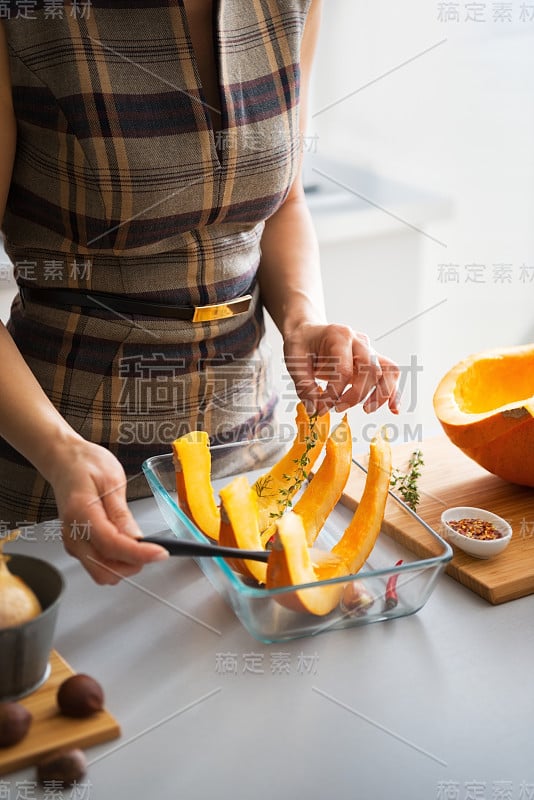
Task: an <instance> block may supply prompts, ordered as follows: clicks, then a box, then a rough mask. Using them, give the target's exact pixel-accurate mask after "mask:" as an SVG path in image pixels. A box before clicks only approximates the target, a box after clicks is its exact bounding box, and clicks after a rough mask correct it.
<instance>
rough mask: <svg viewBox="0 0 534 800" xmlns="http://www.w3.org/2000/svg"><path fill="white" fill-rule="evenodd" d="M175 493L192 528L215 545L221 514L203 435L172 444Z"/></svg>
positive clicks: (194, 433)
mask: <svg viewBox="0 0 534 800" xmlns="http://www.w3.org/2000/svg"><path fill="white" fill-rule="evenodd" d="M172 449H173V452H174V458H175V469H176V490H177V493H178V499H179V501H180V504H181V506H182V508H183V510H184V511H185V512H186V513H187V514H188V515H189V516H190V517H191V519H192V520H193V522H194V523H195V525H197V527H198V528H200V530H201V531H202V533H205V534H206V536H209V537H210V539H214V540H215V541H217V540H218V538H219V528H220V524H221V512H220V509H219V507H218V506H217V503H216V502H215V496H214V493H213V488H212V485H211V452H210V444H209V437H208V434H207V433H206V431H191V432H190V433H186V434H185V435H184V436H181V437H180V438H179V439H175V440H174V442H173V443H172Z"/></svg>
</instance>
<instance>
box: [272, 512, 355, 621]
mask: <svg viewBox="0 0 534 800" xmlns="http://www.w3.org/2000/svg"><path fill="white" fill-rule="evenodd" d="M276 529H277V532H276V534H275V537H274V540H273V546H272V549H271V552H270V554H269V561H268V563H267V577H266V583H267V588H268V589H275V588H281V587H286V586H296V585H298V584H302V583H315V582H317V581H319V580H324V579H325V578H326V577H328V578H337V577H341V576H342V575H347V574H348V572H349V569H348V566H347V564H345V563H343V561H341V560H340V559H334V561H332V559H331V557H329V554H328V553H326V552H325V562H324V563H325V569H323V570H321V569H320V568H315V567H314V564H313V562H312V555H311V552H310V550H309V548H308V543H307V541H306V531H305V530H304V525H303V522H302V519H301V517H299V516H298V514H295V512H294V511H288V512H286V514H284V516H283V517H281V518H280V519H279V520H278V522H277V524H276ZM344 586H345V584H344V583H342V582H340V583H334V584H327V585H326V586H317V587H308V588H306V589H296V590H295V591H293V592H287V593H284V594H279V595H276V600H277V601H278V602H279V603H280V604H281V605H283V606H285V607H286V608H290V609H291V610H292V611H301V612H307V613H309V614H315V615H316V616H319V617H320V616H324V615H325V614H329V613H330V611H332V610H333V609H334V608H335V607H336V606H337V604H338V603H339V600H340V598H341V595H342V593H343V588H344Z"/></svg>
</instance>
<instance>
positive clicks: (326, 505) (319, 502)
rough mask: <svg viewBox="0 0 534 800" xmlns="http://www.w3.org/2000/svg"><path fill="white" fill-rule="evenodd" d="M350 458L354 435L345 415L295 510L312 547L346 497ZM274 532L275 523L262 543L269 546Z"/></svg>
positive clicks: (330, 437)
mask: <svg viewBox="0 0 534 800" xmlns="http://www.w3.org/2000/svg"><path fill="white" fill-rule="evenodd" d="M351 458H352V434H351V430H350V426H349V423H348V420H347V415H346V414H345V416H344V417H343V419H342V421H341V422H340V423H339V425H338V426H337V428H335V430H334V431H333V432H332V433H331V435H330V436H329V438H328V440H327V442H326V453H325V457H324V459H323V461H322V463H321V465H320V467H319V469H318V470H317V472H316V473H315V475H314V476H313V478H312V480H311V481H310V483H309V484H308V486H306V488H305V490H304V492H303V493H302V495H301V497H300V498H299V500H298V502H297V503H296V504H295V505H294V506H293V511H294V512H295V514H298V515H299V517H300V518H301V519H302V522H303V524H304V530H305V531H306V541H307V542H308V545H309V546H310V547H311V546H312V544H313V543H314V542H315V540H316V539H317V536H318V535H319V533H320V531H321V529H322V527H323V525H324V524H325V522H326V520H327V518H328V515H329V514H330V513H331V511H332V509H333V508H334V506H335V505H336V503H337V502H338V501H339V498H340V497H341V495H342V493H343V489H344V488H345V484H346V483H347V480H348V478H349V473H350V466H351ZM275 531H276V523H273V524H272V525H271V526H270V527H269V528H267V529H266V530H265V531H264V532H263V533H262V541H263V542H264V543H266V542H268V541H269V539H270V538H271V537H272V536H273V535H274V533H275Z"/></svg>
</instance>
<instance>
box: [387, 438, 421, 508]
mask: <svg viewBox="0 0 534 800" xmlns="http://www.w3.org/2000/svg"><path fill="white" fill-rule="evenodd" d="M424 463H425V462H424V461H423V453H422V452H421V450H414V452H413V453H412V455H411V456H410V460H409V461H408V470H407V472H403V471H402V470H400V469H398V468H395V469H394V470H393V473H392V475H391V480H390V486H391V487H392V488H395V489H398V491H399V493H400V494H401V495H402V498H403V500H404V502H405V503H406V505H407V506H409V507H410V508H411V509H412V511H417V506H418V504H419V501H420V499H421V498H420V494H419V487H418V485H417V481H418V479H419V478H420V477H421V469H420V468H421V467H422V466H423V465H424Z"/></svg>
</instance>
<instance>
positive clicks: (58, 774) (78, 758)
mask: <svg viewBox="0 0 534 800" xmlns="http://www.w3.org/2000/svg"><path fill="white" fill-rule="evenodd" d="M86 772H87V759H86V757H85V754H84V753H83V751H82V750H76V749H72V750H57V751H56V752H54V753H50V755H48V756H47V757H46V758H45V759H43V761H41V762H40V763H39V764H38V765H37V779H38V780H39V781H40V783H41V784H43V785H44V784H46V783H48V782H52V781H54V784H60V785H62V786H72V785H73V784H75V783H77V782H78V781H80V780H81V779H82V778H83V777H84V775H85V773H86Z"/></svg>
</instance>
